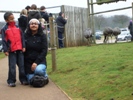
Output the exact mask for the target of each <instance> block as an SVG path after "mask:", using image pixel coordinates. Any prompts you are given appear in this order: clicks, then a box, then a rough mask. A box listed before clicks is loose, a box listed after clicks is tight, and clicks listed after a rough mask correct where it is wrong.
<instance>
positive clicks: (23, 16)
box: [18, 9, 28, 33]
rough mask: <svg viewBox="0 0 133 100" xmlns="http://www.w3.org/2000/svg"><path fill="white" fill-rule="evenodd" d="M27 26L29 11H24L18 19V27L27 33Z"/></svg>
mask: <svg viewBox="0 0 133 100" xmlns="http://www.w3.org/2000/svg"><path fill="white" fill-rule="evenodd" d="M27 24H28V18H27V10H26V9H22V11H21V13H20V17H19V18H18V25H19V27H20V28H21V30H22V31H23V33H24V32H25V30H26V28H27Z"/></svg>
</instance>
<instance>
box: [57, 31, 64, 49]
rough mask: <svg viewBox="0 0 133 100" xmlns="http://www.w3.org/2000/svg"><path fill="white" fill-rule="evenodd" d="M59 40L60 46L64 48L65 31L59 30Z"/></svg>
mask: <svg viewBox="0 0 133 100" xmlns="http://www.w3.org/2000/svg"><path fill="white" fill-rule="evenodd" d="M58 42H59V48H63V47H64V46H63V33H62V32H58Z"/></svg>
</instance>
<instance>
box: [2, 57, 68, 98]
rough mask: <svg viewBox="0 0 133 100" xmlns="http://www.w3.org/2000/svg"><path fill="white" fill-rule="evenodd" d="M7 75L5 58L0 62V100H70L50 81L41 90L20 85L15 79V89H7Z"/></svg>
mask: <svg viewBox="0 0 133 100" xmlns="http://www.w3.org/2000/svg"><path fill="white" fill-rule="evenodd" d="M16 68H17V67H16ZM17 70H18V69H17ZM7 73H8V59H7V57H6V58H3V59H1V60H0V100H70V98H69V97H68V96H67V95H66V93H64V92H63V91H62V90H61V89H60V88H59V87H58V86H56V85H55V84H54V83H53V82H52V81H51V80H50V82H49V84H48V85H46V86H44V87H43V88H33V87H30V86H29V85H28V86H23V85H21V84H20V82H19V80H18V77H17V82H16V87H8V85H7V83H6V80H7ZM17 76H18V72H17Z"/></svg>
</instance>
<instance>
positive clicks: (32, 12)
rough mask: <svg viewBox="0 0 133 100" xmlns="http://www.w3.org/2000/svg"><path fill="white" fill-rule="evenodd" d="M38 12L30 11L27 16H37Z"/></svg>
mask: <svg viewBox="0 0 133 100" xmlns="http://www.w3.org/2000/svg"><path fill="white" fill-rule="evenodd" d="M38 12H39V11H38V10H30V11H29V14H30V15H31V16H35V15H37V14H38Z"/></svg>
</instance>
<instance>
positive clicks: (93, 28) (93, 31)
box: [91, 0, 96, 44]
mask: <svg viewBox="0 0 133 100" xmlns="http://www.w3.org/2000/svg"><path fill="white" fill-rule="evenodd" d="M91 13H92V34H93V35H94V36H93V42H94V44H96V38H95V25H94V9H93V0H91Z"/></svg>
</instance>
